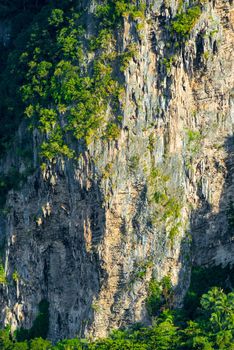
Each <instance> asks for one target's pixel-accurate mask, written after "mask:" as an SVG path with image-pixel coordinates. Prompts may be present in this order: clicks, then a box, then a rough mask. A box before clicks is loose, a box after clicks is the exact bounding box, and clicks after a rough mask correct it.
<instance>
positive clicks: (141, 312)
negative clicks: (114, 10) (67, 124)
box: [0, 0, 234, 340]
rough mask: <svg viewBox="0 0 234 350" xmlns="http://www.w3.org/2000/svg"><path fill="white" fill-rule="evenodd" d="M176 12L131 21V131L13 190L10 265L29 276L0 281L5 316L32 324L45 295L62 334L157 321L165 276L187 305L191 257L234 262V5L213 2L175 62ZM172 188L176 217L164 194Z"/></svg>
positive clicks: (157, 11)
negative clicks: (153, 296) (154, 296)
mask: <svg viewBox="0 0 234 350" xmlns="http://www.w3.org/2000/svg"><path fill="white" fill-rule="evenodd" d="M176 7H177V5H176V3H175V2H174V1H173V2H172V4H171V5H169V4H167V7H166V6H165V5H163V4H162V2H160V1H157V2H156V1H154V2H153V3H152V4H148V5H147V8H148V10H147V18H146V21H145V23H144V25H142V26H141V29H140V32H138V34H137V31H136V21H135V22H134V21H131V20H130V19H126V18H125V20H124V30H123V33H121V34H120V35H119V42H120V43H122V44H121V45H122V46H123V49H124V48H125V47H126V46H127V45H128V44H129V43H131V42H132V41H134V42H136V44H137V51H138V54H137V55H136V56H135V57H134V59H133V60H132V61H131V62H130V65H129V68H128V69H127V70H126V72H125V88H126V89H125V96H123V100H122V108H123V110H124V120H123V128H122V131H121V136H120V138H119V140H118V141H116V142H114V141H112V142H109V143H108V144H107V143H106V142H103V141H95V144H93V145H91V146H89V149H88V150H87V151H86V152H85V153H84V154H82V155H81V157H80V160H79V162H78V164H75V163H74V162H72V161H62V160H58V161H57V163H56V164H53V165H51V167H48V168H47V169H46V170H45V171H44V173H42V172H41V170H40V169H39V170H38V172H37V173H36V174H34V175H33V176H31V177H29V178H28V182H27V184H26V185H25V186H24V188H23V189H22V190H21V191H19V192H11V193H9V196H8V200H7V208H8V215H7V221H6V225H5V230H6V237H7V248H6V261H5V269H6V272H7V277H8V279H9V281H11V280H12V277H11V276H12V273H13V272H14V271H15V270H17V272H18V274H19V276H20V278H19V280H18V281H17V282H13V281H12V282H9V283H8V284H7V285H5V286H1V287H0V288H1V300H0V301H1V305H2V307H3V309H2V314H1V319H2V322H4V323H5V324H6V323H11V324H12V326H13V327H17V326H24V327H30V326H31V325H32V321H33V320H34V318H35V317H36V315H37V306H38V303H39V302H40V301H41V300H42V299H44V298H46V299H47V300H48V301H49V305H50V331H49V337H50V338H52V339H54V340H56V339H59V338H63V337H74V336H76V335H82V336H83V335H85V334H92V335H94V336H105V335H106V334H107V332H108V331H109V330H111V329H113V328H117V327H120V326H123V325H126V324H129V323H133V322H136V321H144V322H147V321H148V316H147V312H146V308H145V299H146V296H147V289H148V283H149V281H150V279H151V277H152V276H154V277H155V278H157V279H161V278H162V277H163V276H165V275H169V276H170V277H171V280H172V282H173V285H174V287H175V303H177V304H180V303H181V301H182V298H183V295H184V293H185V291H186V288H187V286H188V284H189V276H190V269H191V265H192V264H200V265H206V264H220V263H221V264H224V265H225V264H227V263H229V262H230V263H233V261H234V236H233V224H232V220H231V215H233V213H232V201H234V184H233V166H234V162H233V160H234V159H233V151H234V142H233V136H232V135H233V122H234V111H233V106H234V102H233V90H232V84H233V71H234V70H233V65H232V64H233V57H232V54H233V52H232V49H233V44H234V41H233V15H232V14H233V12H231V4H230V3H229V2H228V1H220V0H217V1H213V2H207V3H206V4H205V5H204V8H203V13H202V15H201V17H200V19H199V21H198V22H197V24H196V25H195V27H194V29H193V31H192V33H191V35H190V38H189V40H188V41H187V43H186V44H185V46H184V47H183V48H182V49H181V50H179V52H178V53H177V54H176V56H175V57H174V61H173V64H172V65H171V67H168V69H166V68H165V65H163V64H162V60H163V59H165V58H168V57H166V56H165V55H166V54H167V52H169V51H168V50H169V49H168V44H170V43H168V38H167V36H166V34H165V33H166V32H165V30H164V28H165V26H166V24H167V23H168V21H169V19H170V16H172V15H174V14H175V12H176ZM139 21H140V20H139ZM37 147H38V145H37V144H36V135H34V148H35V150H37ZM155 170H157V175H156V176H155ZM162 188H166V191H167V194H168V198H169V199H170V200H171V202H172V213H169V214H168V215H165V211H166V210H167V208H164V206H163V205H160V203H158V204H156V203H154V201H153V200H152V197H153V194H154V193H155V192H157V190H158V189H162ZM176 206H177V207H178V211H179V215H175V211H176V208H175V207H176ZM163 216H167V218H163ZM191 238H192V240H191ZM142 271H144V272H143V273H141V272H142Z"/></svg>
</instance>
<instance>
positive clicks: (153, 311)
mask: <svg viewBox="0 0 234 350" xmlns="http://www.w3.org/2000/svg"><path fill="white" fill-rule="evenodd" d="M172 300H173V290H172V284H171V280H170V277H168V276H165V277H163V279H162V280H161V281H160V282H158V281H156V280H155V279H152V280H151V281H150V284H149V290H148V297H147V299H146V307H147V310H148V313H149V315H150V316H157V315H158V314H159V312H160V310H162V309H164V308H168V307H171V305H172Z"/></svg>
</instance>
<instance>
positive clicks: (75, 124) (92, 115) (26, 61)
mask: <svg viewBox="0 0 234 350" xmlns="http://www.w3.org/2000/svg"><path fill="white" fill-rule="evenodd" d="M76 5H77V4H76V1H74V0H71V1H57V0H54V1H53V2H52V1H51V2H49V3H47V2H46V1H39V0H38V1H37V2H36V4H35V5H32V4H30V2H29V1H24V2H22V1H19V0H18V1H16V0H15V1H13V2H8V1H4V4H3V5H1V7H2V13H1V15H0V17H1V18H2V19H3V20H5V19H6V18H7V16H14V15H13V14H14V13H15V14H16V19H15V21H14V30H13V31H14V35H13V39H14V41H12V44H11V45H12V46H11V47H10V49H9V50H8V49H7V48H3V49H4V50H3V53H1V57H0V68H1V72H2V73H1V77H0V78H1V80H0V81H1V84H0V92H1V96H2V97H3V98H2V99H1V103H0V117H1V119H2V118H3V119H4V118H5V119H6V123H3V124H4V125H3V126H1V127H0V139H1V142H0V143H1V147H2V148H4V149H7V148H8V147H9V142H10V140H11V139H12V136H13V135H14V131H15V130H16V129H17V127H18V125H19V122H20V120H22V118H23V116H24V117H26V120H27V123H29V124H30V125H31V129H33V128H37V129H38V130H39V131H40V132H41V134H42V135H43V142H42V145H41V157H42V158H43V159H44V160H50V161H51V160H52V159H53V158H55V157H56V156H58V155H61V156H64V157H68V158H73V157H75V156H76V153H75V151H74V149H73V146H72V145H74V142H73V141H74V140H80V141H81V142H83V144H84V145H88V144H89V143H90V142H92V141H93V140H94V139H95V138H97V137H100V136H104V139H105V138H106V139H108V140H115V139H117V138H118V137H119V134H120V128H121V123H120V121H119V119H118V118H117V117H116V114H117V113H118V111H119V109H120V107H119V101H118V99H119V95H120V92H121V91H122V87H121V85H120V83H119V77H120V75H121V71H123V70H124V69H126V67H127V66H128V64H129V62H130V60H131V59H132V58H133V57H134V55H135V54H136V49H135V45H134V43H133V44H131V45H129V46H128V47H127V48H126V51H125V52H124V53H123V54H119V53H118V52H117V51H116V48H115V47H116V43H115V36H116V28H118V27H121V24H122V22H123V20H122V18H123V16H131V17H132V19H133V20H135V19H137V18H144V11H145V5H144V4H143V3H142V2H141V1H135V0H133V1H127V0H119V1H114V0H108V1H107V0H105V1H103V3H102V4H101V5H98V6H97V8H96V13H95V14H94V15H93V16H94V18H93V22H94V25H95V28H94V32H95V33H96V34H95V35H93V37H91V38H88V37H87V35H86V29H87V28H86V26H87V22H86V21H85V14H86V11H87V10H86V9H85V6H79V11H78V10H75V8H76ZM19 13H20V14H21V13H24V15H25V16H28V18H30V20H27V21H25V23H24V24H23V25H22V23H21V22H23V21H22V18H21V19H19V18H18V17H17V15H18V14H19ZM17 25H18V26H19V27H20V28H21V25H22V30H21V31H20V33H19V31H17V30H16V27H17ZM15 92H17V93H16V94H15ZM107 111H108V115H107ZM5 119H4V120H5ZM108 120H111V122H108ZM8 124H9V125H8ZM1 128H3V129H1ZM97 130H98V132H97Z"/></svg>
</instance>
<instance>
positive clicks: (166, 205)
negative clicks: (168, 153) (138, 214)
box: [148, 167, 183, 244]
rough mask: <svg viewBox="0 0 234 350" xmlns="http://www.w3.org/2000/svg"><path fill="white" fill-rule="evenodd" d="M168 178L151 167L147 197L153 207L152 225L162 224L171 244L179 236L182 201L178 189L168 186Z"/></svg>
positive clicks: (157, 168) (159, 170)
mask: <svg viewBox="0 0 234 350" xmlns="http://www.w3.org/2000/svg"><path fill="white" fill-rule="evenodd" d="M169 182H170V176H169V175H168V174H166V173H164V172H163V171H162V169H160V168H159V167H153V168H152V169H151V171H150V175H149V177H148V197H149V200H150V202H151V204H153V205H154V208H155V212H154V215H153V218H152V222H153V223H155V224H156V223H162V224H164V226H165V229H166V232H167V233H168V235H169V238H170V240H171V243H172V244H173V241H174V238H175V236H176V235H178V234H179V230H180V227H181V226H182V222H181V210H182V207H183V204H182V203H183V200H182V198H181V195H180V189H178V188H177V189H176V190H175V189H173V188H172V187H171V186H170V184H169Z"/></svg>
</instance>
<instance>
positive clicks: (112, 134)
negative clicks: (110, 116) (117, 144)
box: [104, 122, 120, 140]
mask: <svg viewBox="0 0 234 350" xmlns="http://www.w3.org/2000/svg"><path fill="white" fill-rule="evenodd" d="M119 136H120V128H119V126H118V125H117V124H116V123H113V122H109V123H108V124H107V126H106V131H105V134H104V138H105V139H107V140H117V139H118V138H119Z"/></svg>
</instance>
